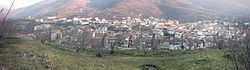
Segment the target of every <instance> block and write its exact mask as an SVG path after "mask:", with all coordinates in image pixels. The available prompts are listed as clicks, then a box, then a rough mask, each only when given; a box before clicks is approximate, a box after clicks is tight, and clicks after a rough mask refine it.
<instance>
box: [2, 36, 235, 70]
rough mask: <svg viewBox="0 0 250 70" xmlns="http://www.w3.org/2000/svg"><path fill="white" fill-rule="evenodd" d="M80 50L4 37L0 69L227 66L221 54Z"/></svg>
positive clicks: (216, 69) (208, 69)
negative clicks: (99, 53) (99, 52)
mask: <svg viewBox="0 0 250 70" xmlns="http://www.w3.org/2000/svg"><path fill="white" fill-rule="evenodd" d="M96 53H97V52H96V51H95V50H81V51H80V52H79V53H76V52H75V50H74V49H72V48H66V47H62V46H59V45H54V44H48V43H47V44H41V43H39V42H37V41H34V40H28V39H26V38H20V37H8V38H6V39H5V40H4V41H2V42H0V58H1V59H0V69H1V68H2V69H6V70H51V69H52V70H147V69H158V70H159V69H160V70H225V69H230V66H229V65H230V64H231V62H230V61H229V60H228V59H226V58H224V57H223V56H224V54H223V52H222V51H219V50H216V49H204V50H185V51H184V50H177V51H172V50H166V51H147V53H148V55H144V52H143V51H138V50H124V51H115V53H114V54H110V53H109V51H102V54H103V57H96V56H95V54H96Z"/></svg>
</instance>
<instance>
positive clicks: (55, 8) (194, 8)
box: [14, 0, 250, 18]
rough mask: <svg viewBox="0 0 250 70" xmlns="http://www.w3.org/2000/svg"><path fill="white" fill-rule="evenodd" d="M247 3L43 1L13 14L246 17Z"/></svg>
mask: <svg viewBox="0 0 250 70" xmlns="http://www.w3.org/2000/svg"><path fill="white" fill-rule="evenodd" d="M249 2H250V0H219V1H218V0H45V1H43V2H40V3H37V4H34V5H32V6H29V7H26V8H22V9H19V10H17V11H16V12H15V14H14V15H15V16H18V17H27V16H34V17H43V16H48V15H55V16H59V17H72V16H100V17H112V16H133V17H145V16H155V17H165V18H166V17H189V16H203V15H205V16H214V15H228V14H232V15H235V16H242V15H249V13H246V12H248V11H250V9H249V6H248V5H249Z"/></svg>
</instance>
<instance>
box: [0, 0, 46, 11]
mask: <svg viewBox="0 0 250 70" xmlns="http://www.w3.org/2000/svg"><path fill="white" fill-rule="evenodd" d="M12 1H13V0H0V5H3V6H6V7H9V6H10V5H11V3H12ZM40 1H43V0H16V1H15V4H14V6H13V8H16V9H17V8H22V7H26V6H29V5H32V4H35V3H37V2H40Z"/></svg>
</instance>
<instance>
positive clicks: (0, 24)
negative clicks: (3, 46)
mask: <svg viewBox="0 0 250 70" xmlns="http://www.w3.org/2000/svg"><path fill="white" fill-rule="evenodd" d="M14 2H15V0H13V1H12V4H11V6H10V8H9V10H8V12H7V14H6V15H5V16H1V14H3V11H4V9H1V11H0V40H2V39H3V38H4V37H5V36H6V31H7V29H8V23H7V18H8V16H9V13H10V11H11V9H12V7H13V5H14Z"/></svg>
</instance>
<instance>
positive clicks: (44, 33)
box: [35, 29, 51, 44]
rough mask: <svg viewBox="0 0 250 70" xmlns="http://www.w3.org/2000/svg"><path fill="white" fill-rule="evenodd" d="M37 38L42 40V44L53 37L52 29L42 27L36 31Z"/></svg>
mask: <svg viewBox="0 0 250 70" xmlns="http://www.w3.org/2000/svg"><path fill="white" fill-rule="evenodd" d="M35 35H36V39H38V40H40V42H41V43H42V44H44V43H45V42H46V41H50V39H51V31H50V29H40V30H37V31H36V32H35Z"/></svg>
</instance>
